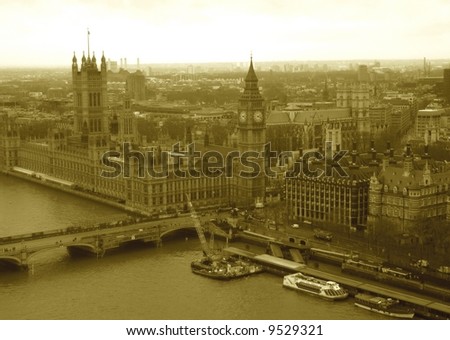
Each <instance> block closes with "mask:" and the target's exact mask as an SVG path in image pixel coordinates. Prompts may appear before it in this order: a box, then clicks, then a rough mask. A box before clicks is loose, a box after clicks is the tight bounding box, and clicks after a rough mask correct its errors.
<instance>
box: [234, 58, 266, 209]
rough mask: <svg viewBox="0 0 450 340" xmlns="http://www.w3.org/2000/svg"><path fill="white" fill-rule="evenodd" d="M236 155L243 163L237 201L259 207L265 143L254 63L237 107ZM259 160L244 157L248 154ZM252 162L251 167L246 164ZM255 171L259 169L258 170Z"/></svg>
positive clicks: (249, 70)
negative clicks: (239, 155)
mask: <svg viewBox="0 0 450 340" xmlns="http://www.w3.org/2000/svg"><path fill="white" fill-rule="evenodd" d="M238 121H239V122H238V127H239V144H238V145H239V151H240V153H241V159H242V158H244V159H243V161H242V162H241V163H243V164H241V166H240V173H238V181H237V184H238V186H237V201H238V202H239V204H240V205H256V206H257V207H258V206H261V205H262V204H263V202H264V197H265V191H266V181H265V180H266V175H265V172H264V168H263V167H264V158H263V151H264V145H265V143H266V115H265V108H264V100H263V98H262V96H261V94H260V93H259V87H258V78H257V77H256V74H255V70H254V69H253V59H252V58H251V59H250V67H249V69H248V73H247V76H246V77H245V88H244V93H243V94H242V95H241V98H240V99H239V107H238ZM255 151H256V152H257V153H258V154H259V156H258V158H255V157H247V162H245V158H246V156H248V155H251V154H250V152H252V153H253V154H256V153H255ZM248 162H251V163H252V164H250V165H249V164H248ZM257 168H258V169H257Z"/></svg>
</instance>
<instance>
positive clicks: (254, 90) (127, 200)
mask: <svg viewBox="0 0 450 340" xmlns="http://www.w3.org/2000/svg"><path fill="white" fill-rule="evenodd" d="M72 84H73V112H74V123H73V126H72V128H71V129H66V130H62V129H52V130H51V131H50V132H49V135H48V137H47V139H45V140H34V141H32V140H27V141H25V140H21V138H20V136H19V133H18V126H17V123H16V122H15V118H14V117H12V116H8V115H2V116H0V170H2V171H3V172H6V173H8V172H21V173H22V174H25V175H29V176H33V177H37V178H40V179H42V180H46V181H50V182H53V183H59V184H60V185H63V186H65V185H68V186H70V187H72V188H74V189H75V190H80V191H83V192H85V193H88V194H93V195H96V196H100V197H102V198H104V199H107V200H111V201H113V202H117V203H120V204H123V205H124V206H126V207H127V208H131V209H132V210H135V211H139V212H142V213H145V214H149V215H152V214H158V213H162V212H166V211H169V210H172V211H173V210H180V209H183V207H184V206H185V204H186V202H185V200H186V198H185V194H189V195H190V197H191V200H192V203H193V204H194V205H195V206H197V207H219V206H224V205H225V206H229V205H237V206H251V205H253V206H254V205H255V202H258V201H262V200H263V199H264V195H265V177H264V176H263V174H262V173H261V174H259V175H257V176H256V177H255V178H251V179H250V178H249V179H247V178H237V176H228V177H227V176H218V177H212V176H200V177H189V176H188V177H186V178H180V177H177V176H175V175H174V174H173V172H169V174H168V176H166V177H164V178H154V177H149V176H144V177H142V176H138V171H139V169H138V168H139V166H140V165H139V164H138V162H137V160H135V159H131V160H129V162H128V160H123V159H122V160H121V161H122V162H127V163H129V164H124V165H126V166H129V167H130V168H131V169H132V170H131V176H123V175H121V176H117V177H115V178H110V177H102V176H100V174H101V173H102V170H105V165H104V164H103V163H102V161H101V160H102V155H104V154H105V153H106V152H108V151H111V150H116V151H118V152H122V153H123V151H124V150H123V146H124V145H132V147H133V149H135V150H140V151H146V150H144V149H145V147H143V146H140V145H139V136H138V132H137V122H136V118H135V115H134V113H133V112H132V111H131V105H130V99H129V96H127V95H125V100H124V103H123V107H122V110H120V112H118V113H113V114H112V113H110V112H109V110H108V103H107V63H106V59H105V56H104V55H102V57H101V59H100V61H99V62H98V60H97V58H96V57H95V55H92V57H91V55H90V53H89V52H88V54H87V57H86V56H85V54H84V53H83V56H82V58H81V63H79V62H78V59H77V58H76V56H75V53H74V56H73V58H72ZM238 114H239V116H240V117H241V119H239V124H238V129H239V130H238V131H239V133H238V135H239V141H238V150H237V151H242V152H244V151H249V150H253V151H258V152H260V151H262V150H263V148H264V144H265V126H266V123H265V119H266V118H265V116H266V115H265V106H264V102H263V98H262V96H261V94H260V93H259V87H258V78H257V76H256V74H255V71H254V68H253V61H252V60H251V61H250V67H249V70H248V74H247V76H246V78H245V88H244V91H243V93H242V96H241V98H240V99H239V106H238ZM195 147H196V149H197V150H202V151H208V150H211V149H214V146H208V145H196V146H195ZM219 149H220V150H219ZM226 149H227V148H224V147H218V150H217V151H218V152H220V153H222V154H226V153H227V152H228V151H231V149H230V150H226ZM257 161H258V162H260V163H262V160H257ZM237 166H238V165H237Z"/></svg>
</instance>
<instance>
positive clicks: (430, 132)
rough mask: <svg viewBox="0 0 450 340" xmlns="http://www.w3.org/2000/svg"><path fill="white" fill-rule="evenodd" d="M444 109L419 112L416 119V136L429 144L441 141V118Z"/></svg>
mask: <svg viewBox="0 0 450 340" xmlns="http://www.w3.org/2000/svg"><path fill="white" fill-rule="evenodd" d="M444 113H445V110H444V109H424V110H419V112H418V113H417V119H416V136H417V137H418V138H423V139H424V140H425V141H426V142H428V143H434V142H436V141H438V140H439V138H440V134H441V117H442V115H443V114H444Z"/></svg>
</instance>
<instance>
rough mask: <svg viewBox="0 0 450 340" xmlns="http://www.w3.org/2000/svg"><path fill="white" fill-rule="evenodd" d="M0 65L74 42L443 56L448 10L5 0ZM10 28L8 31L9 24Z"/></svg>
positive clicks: (162, 56) (37, 59) (62, 61)
mask: <svg viewBox="0 0 450 340" xmlns="http://www.w3.org/2000/svg"><path fill="white" fill-rule="evenodd" d="M2 7H3V8H2V11H1V13H0V27H1V28H2V29H1V30H0V32H1V33H0V36H1V39H2V42H3V49H2V50H3V53H2V55H0V65H1V66H3V67H5V66H7V67H8V66H22V67H23V66H58V67H59V66H64V65H67V60H68V59H70V58H71V56H72V53H73V52H74V51H75V52H76V55H77V57H79V58H81V56H82V53H83V50H84V51H85V52H86V53H87V29H88V28H89V30H90V32H91V34H90V45H91V48H90V50H91V53H92V52H95V53H96V55H97V56H100V55H101V54H102V51H104V52H105V55H106V57H107V58H111V60H120V58H127V60H128V64H129V65H133V64H135V63H136V60H137V58H140V63H141V64H158V63H204V62H243V61H247V60H248V57H249V55H250V53H251V51H253V54H254V55H255V59H257V60H258V61H272V60H279V61H282V60H299V61H302V60H358V59H366V60H375V59H378V60H380V59H381V60H383V59H420V58H423V57H427V58H428V59H447V58H448V56H449V55H450V53H449V48H448V44H446V42H447V41H449V39H450V31H449V30H448V29H447V19H446V13H448V12H449V10H450V3H446V2H445V1H440V0H435V1H430V2H428V3H427V4H426V5H424V4H423V2H419V1H397V2H395V4H392V3H390V2H388V1H379V2H377V3H364V4H361V3H360V2H359V1H353V0H349V1H343V2H339V4H336V3H335V2H332V1H330V0H321V1H315V2H305V1H290V0H286V1H281V2H280V1H270V0H269V1H247V2H245V3H242V2H237V1H226V2H225V1H215V2H214V4H210V3H209V2H206V1H187V2H186V1H183V2H181V1H176V0H171V1H166V2H164V3H148V2H147V1H140V0H136V1H120V0H116V1H112V2H111V1H109V2H108V5H107V4H105V3H104V2H102V1H84V0H72V1H64V2H62V3H61V2H57V1H51V2H48V1H45V2H44V1H41V0H30V1H22V2H20V3H17V2H13V1H7V2H5V3H3V6H2ZM11 32H13V34H12V33H11Z"/></svg>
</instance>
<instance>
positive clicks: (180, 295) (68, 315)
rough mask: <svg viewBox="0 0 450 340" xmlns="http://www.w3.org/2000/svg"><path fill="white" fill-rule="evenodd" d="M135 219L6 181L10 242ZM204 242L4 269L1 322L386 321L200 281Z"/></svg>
mask: <svg viewBox="0 0 450 340" xmlns="http://www.w3.org/2000/svg"><path fill="white" fill-rule="evenodd" d="M125 216H126V214H125V213H124V212H122V211H120V210H117V209H114V208H111V207H109V206H106V205H103V204H99V203H96V202H92V201H88V200H85V199H82V198H79V197H76V196H72V195H70V194H66V193H61V192H59V191H56V190H54V189H50V188H47V187H44V186H40V185H38V184H34V183H29V182H26V181H23V180H20V179H17V178H13V177H9V176H4V175H0V236H7V235H14V234H20V233H30V232H35V231H41V230H49V229H60V228H65V227H67V226H70V225H73V224H82V223H95V222H101V221H110V220H114V219H119V218H123V217H125ZM200 256H201V251H200V245H199V242H198V240H197V239H196V238H195V237H189V239H188V240H186V239H185V238H184V237H181V238H178V239H171V240H167V241H164V242H163V246H162V247H161V248H154V247H146V248H142V247H141V248H133V249H126V250H121V251H118V252H115V253H111V254H106V255H105V257H103V258H100V259H96V258H95V257H94V258H82V259H80V258H77V259H73V258H71V257H70V256H69V255H68V254H67V252H66V250H65V249H64V248H59V249H56V250H51V251H48V252H43V253H40V254H37V255H36V256H35V257H34V258H33V272H31V271H30V272H0V319H167V320H169V319H188V320H189V319H208V320H209V319H255V320H258V319H282V320H291V319H299V320H301V319H303V320H314V319H319V320H320V319H323V320H330V319H331V320H334V319H383V318H384V317H383V316H381V315H378V314H375V313H371V312H368V311H365V310H362V309H359V308H357V307H354V306H353V302H352V300H351V299H348V300H345V301H339V302H328V301H324V300H321V299H319V298H317V297H314V296H309V295H307V294H302V293H298V292H295V291H292V290H288V289H285V288H283V287H282V285H281V282H282V278H281V277H277V276H273V275H271V274H266V273H262V274H258V275H255V276H252V277H247V278H243V279H239V280H235V281H229V282H221V281H215V280H211V279H208V278H205V277H201V276H197V275H194V274H192V273H191V271H190V262H191V261H192V260H194V259H197V258H199V257H200Z"/></svg>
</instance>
